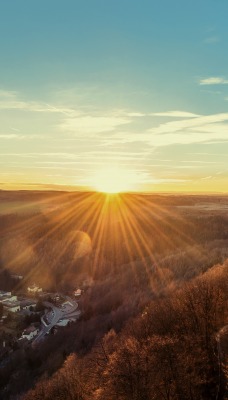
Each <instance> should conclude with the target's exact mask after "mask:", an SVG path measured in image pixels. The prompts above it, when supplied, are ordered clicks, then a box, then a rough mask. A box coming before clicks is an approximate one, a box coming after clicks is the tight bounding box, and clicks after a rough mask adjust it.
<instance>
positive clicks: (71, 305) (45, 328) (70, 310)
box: [32, 298, 81, 346]
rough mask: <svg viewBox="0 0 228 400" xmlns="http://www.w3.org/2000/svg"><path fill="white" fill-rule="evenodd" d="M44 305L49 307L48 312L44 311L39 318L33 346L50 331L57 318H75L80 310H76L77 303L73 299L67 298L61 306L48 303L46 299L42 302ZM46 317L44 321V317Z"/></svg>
mask: <svg viewBox="0 0 228 400" xmlns="http://www.w3.org/2000/svg"><path fill="white" fill-rule="evenodd" d="M44 305H45V307H47V308H51V311H50V312H46V313H45V315H44V316H43V317H42V318H41V330H40V332H39V334H38V336H37V337H36V338H35V339H34V341H33V344H32V345H33V346H34V345H35V344H38V343H39V342H40V341H41V340H43V338H44V336H45V335H46V334H48V333H49V332H50V330H51V329H52V328H53V326H55V325H56V324H57V323H58V321H59V320H61V319H66V318H77V317H78V316H79V315H80V314H81V311H80V310H77V308H78V303H76V301H75V300H72V299H70V298H67V304H66V305H65V306H64V307H63V306H62V307H61V308H60V307H56V306H55V305H54V304H52V303H49V302H48V301H45V302H44ZM44 317H46V321H47V322H46V321H45V318H44Z"/></svg>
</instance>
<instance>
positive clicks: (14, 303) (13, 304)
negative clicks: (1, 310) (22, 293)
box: [3, 301, 20, 308]
mask: <svg viewBox="0 0 228 400" xmlns="http://www.w3.org/2000/svg"><path fill="white" fill-rule="evenodd" d="M3 306H4V307H7V308H13V307H18V306H20V302H19V301H4V303H3Z"/></svg>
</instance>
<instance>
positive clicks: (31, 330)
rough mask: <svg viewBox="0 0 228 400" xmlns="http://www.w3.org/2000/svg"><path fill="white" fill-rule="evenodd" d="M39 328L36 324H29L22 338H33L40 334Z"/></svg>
mask: <svg viewBox="0 0 228 400" xmlns="http://www.w3.org/2000/svg"><path fill="white" fill-rule="evenodd" d="M38 332H39V329H38V328H35V326H32V325H31V326H29V327H28V328H27V329H25V330H24V332H23V333H22V338H25V339H28V340H32V339H33V338H34V337H35V336H36V335H38Z"/></svg>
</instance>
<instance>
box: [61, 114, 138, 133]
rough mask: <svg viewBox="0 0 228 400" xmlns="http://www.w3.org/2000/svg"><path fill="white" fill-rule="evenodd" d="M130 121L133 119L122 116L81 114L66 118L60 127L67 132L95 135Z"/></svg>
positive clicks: (112, 129)
mask: <svg viewBox="0 0 228 400" xmlns="http://www.w3.org/2000/svg"><path fill="white" fill-rule="evenodd" d="M130 122H131V119H129V118H126V117H125V118H124V117H120V116H113V115H110V116H108V115H107V116H93V115H81V116H78V117H77V118H66V119H65V120H64V121H63V122H62V123H61V124H60V128H61V129H62V130H63V131H65V132H71V133H75V134H86V135H90V134H92V135H93V134H97V133H98V134H99V133H103V132H110V131H114V130H115V129H116V128H117V127H119V126H120V125H124V124H129V123H130Z"/></svg>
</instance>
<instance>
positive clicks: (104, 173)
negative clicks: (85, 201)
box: [92, 167, 133, 194]
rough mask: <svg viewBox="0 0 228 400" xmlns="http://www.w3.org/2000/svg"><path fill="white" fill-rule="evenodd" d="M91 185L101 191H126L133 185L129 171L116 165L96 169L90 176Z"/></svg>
mask: <svg viewBox="0 0 228 400" xmlns="http://www.w3.org/2000/svg"><path fill="white" fill-rule="evenodd" d="M92 186H93V187H94V188H95V189H96V190H97V191H98V192H103V193H110V194H111V193H112V194H114V193H120V192H126V191H129V190H131V189H132V187H133V177H132V174H131V173H130V172H129V171H126V170H124V169H121V168H118V167H107V168H105V167H104V168H103V169H102V170H100V171H97V172H96V173H95V174H94V176H93V178H92Z"/></svg>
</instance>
